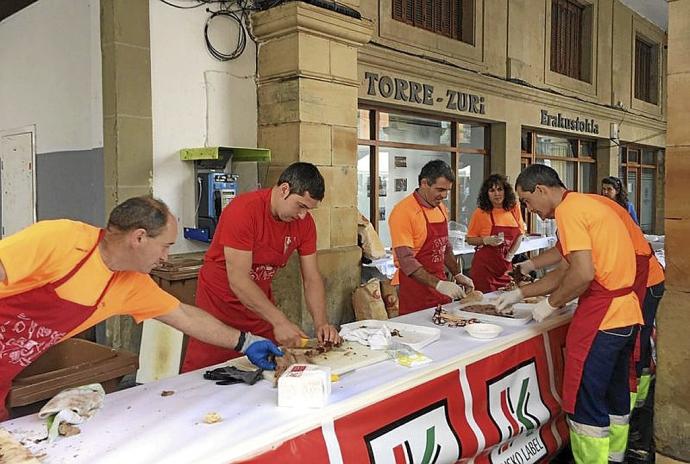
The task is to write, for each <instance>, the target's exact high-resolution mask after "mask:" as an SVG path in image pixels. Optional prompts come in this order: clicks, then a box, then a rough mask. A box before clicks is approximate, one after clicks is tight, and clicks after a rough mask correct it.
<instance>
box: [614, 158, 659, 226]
mask: <svg viewBox="0 0 690 464" xmlns="http://www.w3.org/2000/svg"><path fill="white" fill-rule="evenodd" d="M663 155H664V150H659V149H657V148H648V147H640V146H636V145H628V146H626V147H623V153H622V156H621V172H620V177H621V179H622V180H623V183H624V184H625V186H626V188H627V190H628V200H630V201H631V202H632V204H633V205H634V206H635V211H636V212H637V217H638V219H639V220H640V228H641V229H642V231H643V232H645V233H647V234H652V233H654V232H655V230H656V223H657V221H656V204H657V200H656V194H657V188H658V181H657V179H658V176H659V169H658V166H659V165H660V164H661V163H663Z"/></svg>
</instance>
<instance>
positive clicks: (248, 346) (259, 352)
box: [241, 333, 283, 371]
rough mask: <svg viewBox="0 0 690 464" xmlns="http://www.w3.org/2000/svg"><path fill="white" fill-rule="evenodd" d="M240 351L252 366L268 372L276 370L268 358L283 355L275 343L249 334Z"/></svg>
mask: <svg viewBox="0 0 690 464" xmlns="http://www.w3.org/2000/svg"><path fill="white" fill-rule="evenodd" d="M241 351H242V353H244V354H246V355H247V357H248V358H249V360H250V361H251V362H252V364H254V365H255V366H258V367H260V368H261V369H265V370H269V371H272V370H274V369H275V368H276V363H275V362H273V361H271V359H270V356H271V355H273V356H282V355H283V352H282V351H280V349H279V348H278V347H277V346H276V345H275V343H273V342H272V341H270V340H267V339H265V338H263V337H258V336H256V335H252V334H250V333H248V334H247V340H246V341H245V343H244V345H243V347H242V350H241Z"/></svg>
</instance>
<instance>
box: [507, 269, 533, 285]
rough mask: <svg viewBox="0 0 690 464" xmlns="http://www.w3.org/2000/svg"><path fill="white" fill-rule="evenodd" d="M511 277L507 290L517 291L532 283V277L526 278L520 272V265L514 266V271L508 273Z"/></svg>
mask: <svg viewBox="0 0 690 464" xmlns="http://www.w3.org/2000/svg"><path fill="white" fill-rule="evenodd" d="M508 275H509V276H510V283H509V284H508V285H507V286H506V287H505V288H504V289H505V290H515V289H516V288H518V287H520V286H521V285H523V284H526V283H530V282H532V280H533V279H532V277H530V276H526V275H524V274H523V273H522V271H521V270H520V265H519V264H516V265H515V266H513V270H512V271H509V272H508Z"/></svg>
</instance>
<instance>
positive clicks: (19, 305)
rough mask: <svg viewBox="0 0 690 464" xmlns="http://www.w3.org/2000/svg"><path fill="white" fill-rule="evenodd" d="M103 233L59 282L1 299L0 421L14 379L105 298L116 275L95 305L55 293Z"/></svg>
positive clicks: (90, 253) (72, 274) (5, 415)
mask: <svg viewBox="0 0 690 464" xmlns="http://www.w3.org/2000/svg"><path fill="white" fill-rule="evenodd" d="M103 233H104V231H103V230H101V232H100V234H99V237H98V240H97V241H96V243H95V244H94V246H93V248H91V250H90V251H89V253H88V254H87V255H86V256H85V257H84V259H82V260H81V261H80V262H79V263H78V264H77V265H76V266H74V268H73V269H72V270H71V271H70V272H69V273H67V275H65V276H64V277H63V278H61V279H60V280H58V281H57V282H53V283H49V284H46V285H44V286H42V287H38V288H35V289H33V290H29V291H27V292H24V293H19V294H16V295H12V296H9V297H5V298H2V299H0V354H1V355H0V420H4V419H6V418H7V416H8V413H7V410H6V409H5V399H6V397H7V394H8V393H9V391H10V388H11V386H12V380H13V379H14V378H15V377H16V376H17V375H18V374H19V373H20V372H21V371H22V370H23V369H24V368H25V367H27V366H28V365H29V364H31V363H32V362H33V361H35V360H36V358H38V357H39V356H40V355H42V354H43V353H44V352H45V351H46V350H47V349H48V348H50V347H51V346H53V345H55V344H56V343H58V342H59V341H60V340H62V338H63V337H64V336H65V335H66V334H68V333H69V332H71V331H72V329H75V328H76V327H78V326H79V325H80V324H81V323H82V322H84V321H85V320H86V319H88V318H89V316H91V314H93V312H94V311H96V308H97V307H98V304H99V303H100V302H101V300H102V299H103V295H105V292H106V291H107V289H108V287H109V286H110V283H111V282H112V280H113V277H114V276H115V273H113V275H112V276H111V278H110V280H109V281H108V283H107V284H106V286H105V287H104V288H103V291H102V292H101V294H100V296H99V297H98V299H97V300H96V302H95V303H94V305H93V306H86V305H82V304H78V303H74V302H72V301H68V300H65V299H63V298H60V296H58V294H57V292H56V290H57V289H58V288H60V286H61V285H63V284H64V283H66V282H67V281H69V280H70V279H71V278H72V276H74V275H75V274H76V273H77V271H79V269H81V267H82V266H83V265H84V263H85V262H86V261H87V260H88V259H89V257H90V256H91V255H92V254H93V252H94V250H95V249H96V247H97V246H98V244H99V243H100V240H101V238H103Z"/></svg>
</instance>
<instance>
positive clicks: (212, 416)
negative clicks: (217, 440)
mask: <svg viewBox="0 0 690 464" xmlns="http://www.w3.org/2000/svg"><path fill="white" fill-rule="evenodd" d="M222 420H223V417H221V415H220V414H218V413H217V412H209V413H208V414H206V415H205V416H204V422H205V423H206V424H215V423H217V422H221V421H222Z"/></svg>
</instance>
